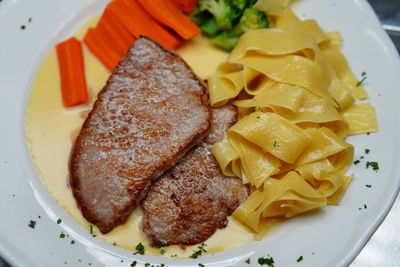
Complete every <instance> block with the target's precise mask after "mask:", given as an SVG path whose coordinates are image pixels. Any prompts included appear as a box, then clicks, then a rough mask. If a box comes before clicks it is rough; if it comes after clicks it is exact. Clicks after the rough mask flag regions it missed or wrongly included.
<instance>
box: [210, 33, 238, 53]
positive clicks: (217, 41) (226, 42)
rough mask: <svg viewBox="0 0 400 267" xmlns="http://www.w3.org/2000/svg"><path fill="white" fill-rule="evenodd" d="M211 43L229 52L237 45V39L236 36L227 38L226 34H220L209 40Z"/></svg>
mask: <svg viewBox="0 0 400 267" xmlns="http://www.w3.org/2000/svg"><path fill="white" fill-rule="evenodd" d="M211 42H212V43H213V44H214V45H216V46H218V47H220V48H222V49H223V50H225V51H228V52H229V51H231V50H232V49H233V48H235V46H236V45H237V43H238V42H239V37H238V36H229V34H228V32H222V33H221V34H218V35H217V36H215V37H214V38H212V39H211Z"/></svg>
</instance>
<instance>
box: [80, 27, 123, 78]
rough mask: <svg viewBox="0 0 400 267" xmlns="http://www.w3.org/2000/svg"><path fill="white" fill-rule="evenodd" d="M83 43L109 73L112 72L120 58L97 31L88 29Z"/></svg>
mask: <svg viewBox="0 0 400 267" xmlns="http://www.w3.org/2000/svg"><path fill="white" fill-rule="evenodd" d="M83 42H84V43H85V45H86V46H87V47H88V48H89V50H90V51H91V52H92V53H93V54H94V55H95V56H96V57H97V58H98V59H99V60H100V61H101V63H103V65H104V66H105V67H106V68H107V69H108V70H109V71H113V69H114V68H115V66H116V65H117V64H118V62H119V60H120V59H121V57H120V56H119V55H118V53H117V52H116V51H115V50H114V48H113V47H112V45H111V44H110V43H109V42H107V39H106V38H104V36H102V35H101V33H100V32H99V31H98V30H97V29H95V28H90V29H89V30H88V31H87V33H86V35H85V37H83Z"/></svg>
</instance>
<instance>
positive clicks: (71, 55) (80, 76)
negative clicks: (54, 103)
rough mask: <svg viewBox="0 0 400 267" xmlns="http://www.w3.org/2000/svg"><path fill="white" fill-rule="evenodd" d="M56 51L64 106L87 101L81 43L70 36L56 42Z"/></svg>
mask: <svg viewBox="0 0 400 267" xmlns="http://www.w3.org/2000/svg"><path fill="white" fill-rule="evenodd" d="M56 51H57V58H58V66H59V70H60V78H61V95H62V100H63V104H64V106H65V107H73V106H76V105H80V104H84V103H86V102H88V99H89V97H88V92H87V87H86V78H85V67H84V63H83V53H82V45H81V43H80V42H79V41H78V40H77V39H76V38H75V37H72V38H69V39H68V40H65V41H63V42H61V43H58V44H57V45H56Z"/></svg>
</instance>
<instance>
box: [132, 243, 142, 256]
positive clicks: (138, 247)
mask: <svg viewBox="0 0 400 267" xmlns="http://www.w3.org/2000/svg"><path fill="white" fill-rule="evenodd" d="M135 250H136V251H135V253H133V254H140V255H144V251H145V248H144V246H143V244H142V243H139V244H137V245H136V248H135Z"/></svg>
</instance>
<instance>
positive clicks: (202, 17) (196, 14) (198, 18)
mask: <svg viewBox="0 0 400 267" xmlns="http://www.w3.org/2000/svg"><path fill="white" fill-rule="evenodd" d="M190 17H191V19H192V21H193V22H194V23H196V24H197V25H202V24H203V23H205V22H206V21H207V20H208V19H209V18H211V14H210V13H208V12H204V11H203V10H201V7H200V6H199V5H196V7H195V8H194V9H193V11H192V13H191V14H190Z"/></svg>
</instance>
